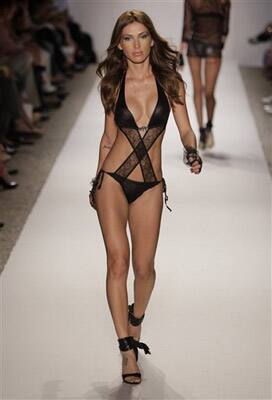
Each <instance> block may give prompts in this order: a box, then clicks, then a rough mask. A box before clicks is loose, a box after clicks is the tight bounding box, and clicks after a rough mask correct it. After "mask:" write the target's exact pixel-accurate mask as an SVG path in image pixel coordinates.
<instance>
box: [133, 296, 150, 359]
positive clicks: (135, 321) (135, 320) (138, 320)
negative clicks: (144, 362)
mask: <svg viewBox="0 0 272 400" xmlns="http://www.w3.org/2000/svg"><path fill="white" fill-rule="evenodd" d="M144 317H145V314H143V315H142V316H141V317H140V318H136V317H135V315H134V303H133V304H131V305H129V306H128V321H129V323H130V324H131V325H133V326H139V325H141V323H142V322H143V319H144ZM133 340H134V342H135V347H134V353H135V356H136V361H138V349H142V350H144V352H145V354H151V353H150V350H149V347H148V346H147V345H146V344H145V343H143V342H140V341H139V340H135V339H134V338H133Z"/></svg>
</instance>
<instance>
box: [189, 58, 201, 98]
mask: <svg viewBox="0 0 272 400" xmlns="http://www.w3.org/2000/svg"><path fill="white" fill-rule="evenodd" d="M188 62H189V66H190V71H191V75H192V78H193V85H194V89H195V90H201V89H202V83H201V58H200V57H188Z"/></svg>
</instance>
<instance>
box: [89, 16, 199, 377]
mask: <svg viewBox="0 0 272 400" xmlns="http://www.w3.org/2000/svg"><path fill="white" fill-rule="evenodd" d="M177 56H178V53H177V52H175V51H173V50H172V49H171V48H170V47H169V46H168V44H167V42H166V41H165V40H164V39H162V38H161V37H160V36H159V35H158V33H157V32H156V30H155V28H154V26H153V23H152V21H151V20H150V18H149V17H148V16H147V15H146V14H145V13H143V12H142V11H136V10H133V11H128V12H124V13H123V14H122V15H121V16H120V17H119V18H118V20H117V22H116V24H115V27H114V29H113V32H112V37H111V42H110V45H109V47H108V49H107V57H106V59H105V60H104V61H103V62H101V63H100V64H99V66H98V69H97V73H98V75H99V76H100V77H101V78H102V81H101V98H102V103H103V106H104V109H105V127H104V133H103V135H102V138H101V143H100V151H99V161H98V168H97V173H96V177H95V178H94V179H93V181H92V182H93V186H92V190H91V192H90V203H91V205H92V206H93V207H94V208H95V209H96V211H97V215H98V219H99V223H100V226H101V230H102V234H103V238H104V243H105V247H106V253H107V279H106V290H107V299H108V304H109V308H110V311H111V315H112V318H113V323H114V326H115V330H116V334H117V337H118V343H119V349H120V350H121V354H122V357H123V363H122V376H123V381H124V382H126V383H130V384H138V383H140V382H141V374H140V371H139V367H138V365H137V360H138V349H143V350H144V351H145V353H146V354H148V353H150V352H149V348H148V346H147V345H146V344H144V343H142V342H140V335H141V323H142V321H143V318H144V315H145V311H146V308H147V305H148V302H149V299H150V296H151V292H152V290H153V287H154V283H155V269H154V258H155V253H156V247H157V242H158V237H159V230H160V222H161V214H162V207H163V192H164V194H165V202H166V201H167V195H166V185H165V181H164V179H163V175H162V169H161V143H162V139H163V135H164V132H165V127H166V124H167V120H168V116H169V113H170V109H171V108H172V111H173V114H174V118H175V121H176V124H177V127H178V130H179V133H180V138H181V141H182V144H183V146H184V148H185V149H184V155H185V157H184V159H185V162H186V164H187V165H188V166H189V167H190V170H191V172H192V173H194V174H199V172H200V171H201V165H202V162H201V158H200V157H199V155H198V152H197V149H196V137H195V135H194V133H193V131H192V128H191V126H190V122H189V119H188V114H187V110H186V105H185V93H184V85H183V81H182V79H181V77H180V75H179V74H178V73H177V71H176V67H177ZM127 224H128V226H129V230H130V234H131V254H132V264H133V270H134V275H135V280H134V303H133V304H131V305H128V294H127V276H128V270H129V260H130V245H129V241H128V236H127V232H126V227H127Z"/></svg>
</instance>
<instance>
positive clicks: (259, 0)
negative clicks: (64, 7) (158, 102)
mask: <svg viewBox="0 0 272 400" xmlns="http://www.w3.org/2000/svg"><path fill="white" fill-rule="evenodd" d="M69 6H70V11H71V13H72V14H73V15H74V17H75V19H76V20H77V21H78V22H80V23H81V24H82V27H83V29H84V30H86V31H88V32H89V33H90V34H91V35H92V37H93V41H94V47H95V50H96V52H97V54H98V56H99V58H101V57H103V56H104V54H105V53H104V52H105V49H106V48H107V46H108V44H109V40H110V35H111V32H112V29H113V25H114V23H115V21H116V19H117V17H118V16H119V15H120V14H121V13H122V12H123V11H125V10H131V9H133V8H135V9H141V10H143V11H145V12H146V13H147V14H148V15H149V16H150V17H151V19H152V20H153V22H154V24H155V27H156V29H157V30H158V32H159V33H160V34H161V35H162V36H164V37H165V38H167V39H168V40H169V42H170V43H171V44H172V45H176V46H178V44H179V41H180V36H181V29H182V19H183V0H180V1H174V0H173V1H172V0H168V1H116V0H107V1H105V0H100V1H96V0H69ZM269 20H272V1H271V0H232V7H231V18H230V34H229V37H228V42H227V45H226V49H225V57H226V58H228V59H234V60H237V61H238V62H239V64H241V65H251V66H258V65H261V64H262V57H263V51H264V49H265V48H267V47H268V44H258V45H255V46H252V45H250V44H248V43H247V39H248V37H249V36H252V35H254V34H256V33H258V32H260V31H261V30H262V28H263V27H264V25H265V24H266V23H267V22H268V21H269Z"/></svg>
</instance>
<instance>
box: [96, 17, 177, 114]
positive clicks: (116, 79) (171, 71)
mask: <svg viewBox="0 0 272 400" xmlns="http://www.w3.org/2000/svg"><path fill="white" fill-rule="evenodd" d="M134 21H136V22H140V23H141V24H143V25H144V26H145V27H146V28H147V29H148V31H149V33H150V35H151V38H152V39H153V42H154V44H153V46H152V47H151V51H150V56H149V60H150V64H151V66H152V71H153V73H154V75H155V76H156V78H157V79H158V81H159V82H160V84H161V86H162V87H163V88H164V90H165V91H166V93H167V94H168V96H169V100H170V103H171V105H173V103H174V102H176V103H179V104H183V103H182V99H181V98H180V96H179V85H178V81H180V82H183V81H182V78H181V76H180V74H179V73H178V72H177V65H178V57H179V53H178V52H177V51H175V50H173V49H171V47H170V46H169V44H168V42H167V41H166V40H165V39H163V38H162V37H161V36H160V35H159V34H158V33H157V31H156V30H155V28H154V25H153V22H152V21H151V19H150V18H149V16H148V15H147V14H145V13H144V12H143V11H138V10H132V11H125V12H124V13H123V14H121V15H120V17H119V18H118V19H117V21H116V24H115V26H114V29H113V32H112V36H111V41H110V45H109V47H108V48H107V57H106V58H105V59H104V60H103V61H102V62H101V63H100V64H99V65H98V68H97V70H96V73H97V75H98V76H99V77H100V78H102V80H101V85H100V93H101V99H102V103H103V105H104V108H105V111H106V113H109V112H111V111H114V107H115V101H116V96H117V92H118V87H119V84H120V81H121V79H122V77H123V75H124V73H125V71H126V70H127V67H128V63H127V59H126V57H125V56H124V55H123V51H122V50H120V49H119V48H118V44H119V42H120V40H121V34H122V30H123V28H124V27H125V26H127V25H129V24H131V23H132V22H134Z"/></svg>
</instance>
